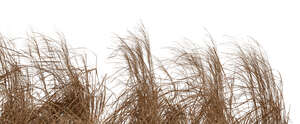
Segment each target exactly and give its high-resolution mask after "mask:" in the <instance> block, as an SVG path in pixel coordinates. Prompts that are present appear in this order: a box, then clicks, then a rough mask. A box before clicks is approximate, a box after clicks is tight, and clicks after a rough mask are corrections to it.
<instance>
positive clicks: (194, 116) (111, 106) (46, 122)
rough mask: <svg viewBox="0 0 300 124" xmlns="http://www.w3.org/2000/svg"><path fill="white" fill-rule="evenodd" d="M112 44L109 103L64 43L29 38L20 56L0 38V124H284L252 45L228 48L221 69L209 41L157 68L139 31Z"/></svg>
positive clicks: (267, 69) (275, 84) (272, 82)
mask: <svg viewBox="0 0 300 124" xmlns="http://www.w3.org/2000/svg"><path fill="white" fill-rule="evenodd" d="M118 41H119V45H118V47H117V48H116V50H115V51H114V53H115V54H114V56H113V58H117V59H116V60H118V61H119V63H120V65H117V66H118V67H120V69H119V70H118V71H117V72H116V73H115V74H113V76H109V77H110V78H111V79H114V80H115V79H118V81H119V82H121V83H122V84H124V85H122V84H120V85H122V87H123V89H122V92H121V93H120V94H116V95H114V97H111V94H108V93H107V91H108V90H109V89H107V86H108V85H110V84H111V83H113V81H112V80H109V78H106V77H104V78H103V79H99V78H98V73H97V67H96V66H89V65H88V62H87V58H86V56H85V54H79V53H76V50H72V49H70V48H68V46H67V44H66V42H65V40H64V37H63V36H60V37H59V38H57V39H53V38H50V37H47V36H45V35H42V34H39V33H31V34H30V35H29V36H28V38H27V39H26V42H27V43H28V48H27V49H26V50H19V49H17V48H16V47H14V45H13V42H14V41H13V40H10V39H6V38H5V37H3V36H0V93H1V95H0V98H1V99H0V123H3V124H4V123H5V124H52V123H58V124H98V123H109V124H121V123H130V124H136V123H137V124H161V123H162V124H199V123H200V124H287V123H288V120H289V115H288V112H287V111H286V108H285V105H284V99H283V94H282V80H281V77H280V74H276V73H274V71H273V69H272V67H271V66H270V64H269V62H268V60H267V59H266V55H265V54H264V53H263V52H262V49H261V47H260V46H259V45H257V44H256V45H249V44H248V45H237V44H234V47H233V50H234V51H231V53H230V54H227V57H228V56H229V58H230V59H228V60H229V61H228V60H227V61H226V62H224V61H225V60H223V59H221V58H223V55H222V54H220V53H219V51H218V48H217V46H216V45H215V42H214V41H213V40H212V41H211V42H210V43H208V44H207V45H206V46H199V45H197V44H183V45H179V47H174V48H172V49H171V50H172V53H173V55H174V56H173V57H170V58H169V60H168V61H167V62H165V61H163V62H162V61H160V60H159V59H153V55H152V53H151V47H150V40H149V36H148V34H147V33H146V31H145V29H144V27H143V26H142V27H141V28H140V30H139V32H138V33H132V32H130V33H129V35H128V36H127V37H118ZM253 43H256V42H255V41H253ZM95 61H96V60H95ZM109 81H112V82H109Z"/></svg>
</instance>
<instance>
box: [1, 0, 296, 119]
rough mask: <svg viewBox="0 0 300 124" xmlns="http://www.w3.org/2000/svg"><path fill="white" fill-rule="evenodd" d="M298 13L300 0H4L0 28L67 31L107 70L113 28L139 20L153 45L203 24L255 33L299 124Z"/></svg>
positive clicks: (215, 31)
mask: <svg viewBox="0 0 300 124" xmlns="http://www.w3.org/2000/svg"><path fill="white" fill-rule="evenodd" d="M299 12H300V3H297V0H295V1H291V0H247V1H246V0H219V1H217V0H202V1H201V0H195V1H190V0H182V1H176V0H170V1H168V0H157V1H156V0H149V1H146V0H144V1H143V0H119V1H116V0H106V1H104V0H103V1H100V0H94V1H91V0H82V1H79V0H69V1H68V0H48V1H46V0H18V1H17V0H5V1H4V0H1V1H0V32H1V33H2V34H4V35H6V36H9V37H15V36H21V37H23V36H25V35H26V33H27V32H29V31H31V30H33V31H37V32H41V33H45V34H50V35H53V34H55V33H56V32H63V33H64V34H65V36H66V39H67V40H68V43H69V44H71V45H72V46H73V47H86V48H88V49H91V50H92V51H94V52H95V53H97V54H98V61H100V65H99V66H100V68H101V69H103V70H109V68H108V67H107V66H105V63H104V62H103V61H104V60H105V59H106V58H105V57H107V55H108V54H109V53H108V50H107V48H108V47H109V46H110V45H111V44H112V39H113V36H114V35H113V33H119V34H125V33H126V31H127V30H130V29H134V28H135V27H136V26H137V24H139V23H140V21H141V20H142V21H143V23H144V25H145V26H146V28H147V29H148V31H149V34H150V36H151V40H152V41H151V42H152V45H153V47H154V48H155V50H159V48H161V46H164V45H165V44H168V43H172V42H173V41H179V40H182V39H183V38H185V37H186V38H189V39H191V40H199V41H201V39H202V38H203V36H204V35H205V31H203V29H204V27H205V28H206V29H208V31H209V32H210V33H211V34H212V35H213V36H214V37H215V38H217V39H218V40H219V41H218V42H222V39H224V35H230V36H234V37H244V36H252V37H254V38H255V39H256V40H258V41H259V42H260V44H261V45H262V46H263V47H264V49H265V50H266V51H267V54H268V56H269V60H270V62H271V64H272V66H273V68H275V69H276V70H278V71H280V72H281V74H282V76H283V80H284V90H285V91H284V93H285V99H286V102H287V107H289V106H290V112H291V122H292V123H294V124H299V123H300V119H298V118H299V117H300V100H299V99H300V98H299V96H300V84H299V83H300V82H299V77H300V75H299V70H300V55H299V54H300V48H299V47H300V44H299V42H300V35H299V33H300V18H299V15H300V13H299ZM225 39H226V38H225ZM297 116H298V118H297Z"/></svg>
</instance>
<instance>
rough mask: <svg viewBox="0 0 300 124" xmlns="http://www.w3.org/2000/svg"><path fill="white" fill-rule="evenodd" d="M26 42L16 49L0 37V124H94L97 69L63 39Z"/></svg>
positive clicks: (37, 37)
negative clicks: (26, 47)
mask: <svg viewBox="0 0 300 124" xmlns="http://www.w3.org/2000/svg"><path fill="white" fill-rule="evenodd" d="M26 40H27V42H28V49H27V50H17V49H16V48H15V47H13V46H11V45H10V46H9V45H8V43H7V42H6V41H4V39H3V38H2V39H1V48H0V50H1V54H2V55H1V67H2V68H1V84H2V86H1V94H2V95H1V97H3V98H2V99H1V114H0V121H1V123H8V124H10V123H11V124H23V123H34V124H41V123H45V124H48V123H99V122H100V121H101V120H100V118H101V114H102V112H103V107H104V104H105V103H104V102H105V97H106V96H105V90H104V88H103V83H104V82H103V81H101V80H99V79H98V77H97V71H96V67H89V66H87V62H86V58H85V57H84V56H83V55H80V54H76V53H73V51H72V50H70V49H69V48H68V47H67V45H66V43H65V40H64V39H63V37H60V39H52V38H50V37H47V36H45V35H42V34H38V33H32V34H31V35H30V36H28V38H27V39H26ZM79 63H80V64H79Z"/></svg>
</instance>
